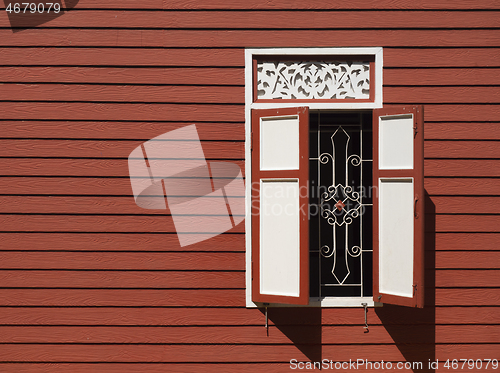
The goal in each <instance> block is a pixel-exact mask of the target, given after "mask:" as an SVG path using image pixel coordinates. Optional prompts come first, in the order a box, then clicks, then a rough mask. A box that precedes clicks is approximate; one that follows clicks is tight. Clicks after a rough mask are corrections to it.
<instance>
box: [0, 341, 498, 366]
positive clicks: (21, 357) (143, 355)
mask: <svg viewBox="0 0 500 373" xmlns="http://www.w3.org/2000/svg"><path fill="white" fill-rule="evenodd" d="M415 346H419V345H418V344H415V345H410V346H408V347H407V349H408V351H407V352H409V351H410V350H409V349H410V348H412V349H414V348H415ZM433 348H434V346H431V345H424V346H422V345H420V348H419V351H418V352H417V353H415V354H414V356H415V357H416V358H417V359H418V360H420V361H426V362H427V356H429V354H430V353H432V349H433ZM435 349H436V351H435V356H436V358H437V359H441V360H442V359H444V360H446V359H448V358H450V359H460V356H464V355H463V354H464V353H465V354H467V353H468V354H469V355H468V356H469V358H471V359H487V358H488V356H490V357H489V358H490V359H491V356H493V354H495V353H497V351H498V345H497V344H483V345H481V347H480V348H478V347H477V346H476V347H475V346H474V345H471V344H464V345H450V344H443V345H437V346H436V347H435ZM315 350H317V348H316V349H314V348H311V349H310V350H309V352H312V351H315ZM306 351H307V350H306ZM322 351H323V354H324V355H325V356H332V357H333V356H341V358H340V359H338V360H337V359H336V361H349V359H351V360H356V359H357V356H363V357H365V358H366V359H367V360H369V361H381V360H384V361H405V356H404V354H403V353H402V352H401V351H400V350H399V349H398V347H397V346H396V345H375V346H372V345H346V346H338V345H326V346H324V347H323V349H322ZM404 351H406V350H404ZM288 356H294V357H296V359H297V361H308V358H307V355H305V354H304V352H303V351H302V349H300V348H299V347H296V346H290V345H278V346H274V347H273V348H269V346H266V345H253V346H247V345H240V346H237V345H236V346H231V345H200V346H197V347H196V350H193V347H192V346H189V345H179V346H175V345H174V346H163V345H119V346H113V345H85V346H83V345H54V344H50V345H39V346H37V348H36V349H34V348H33V345H30V344H16V345H5V346H4V347H3V348H2V350H1V352H0V360H1V361H2V362H14V361H19V362H27V361H31V362H72V361H73V362H186V363H187V362H190V363H193V362H200V363H201V362H247V361H252V362H283V363H289V361H290V358H288ZM418 360H417V361H418Z"/></svg>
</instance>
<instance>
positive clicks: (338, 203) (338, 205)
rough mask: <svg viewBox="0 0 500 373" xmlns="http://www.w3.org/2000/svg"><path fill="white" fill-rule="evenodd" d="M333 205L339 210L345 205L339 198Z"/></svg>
mask: <svg viewBox="0 0 500 373" xmlns="http://www.w3.org/2000/svg"><path fill="white" fill-rule="evenodd" d="M335 207H336V208H337V210H339V211H342V209H343V208H344V207H345V205H344V203H343V202H342V201H341V200H339V201H338V202H337V203H336V204H335Z"/></svg>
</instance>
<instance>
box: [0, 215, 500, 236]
mask: <svg viewBox="0 0 500 373" xmlns="http://www.w3.org/2000/svg"><path fill="white" fill-rule="evenodd" d="M201 216H204V217H207V216H209V217H211V218H212V219H220V221H221V222H223V221H224V219H226V218H227V215H216V214H213V215H199V216H197V215H190V216H187V215H186V216H178V217H176V222H177V224H191V225H196V222H197V221H198V220H199V219H200V217H201ZM0 224H1V227H2V228H1V229H2V231H3V232H65V233H69V232H86V233H91V232H106V233H126V232H130V233H133V232H136V233H175V232H176V230H175V226H174V222H173V220H172V218H171V217H170V216H161V215H155V216H145V215H135V216H130V215H120V216H106V215H88V216H87V215H80V216H79V215H7V214H6V215H0ZM217 229H218V227H217V226H216V225H214V227H213V229H212V230H210V231H209V232H205V231H203V232H201V231H200V232H199V233H220V232H219V231H218V230H217ZM244 229H245V228H244V226H243V224H241V223H240V224H238V225H237V226H236V227H234V228H233V229H231V230H230V231H229V232H231V233H243V232H244ZM434 231H436V232H500V216H499V215H479V216H477V217H475V218H471V217H470V216H469V215H438V216H437V217H436V223H435V224H434V223H433V222H432V221H427V223H426V232H434ZM197 232H198V231H195V230H193V231H182V232H180V233H188V234H189V233H197ZM178 233H179V232H178Z"/></svg>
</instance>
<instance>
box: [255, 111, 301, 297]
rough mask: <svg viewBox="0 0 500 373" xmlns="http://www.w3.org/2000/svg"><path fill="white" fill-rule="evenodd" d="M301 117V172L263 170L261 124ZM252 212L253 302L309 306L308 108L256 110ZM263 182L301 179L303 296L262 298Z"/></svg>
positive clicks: (270, 295)
mask: <svg viewBox="0 0 500 373" xmlns="http://www.w3.org/2000/svg"><path fill="white" fill-rule="evenodd" d="M287 116H298V118H299V169H298V170H265V171H263V170H261V169H260V122H261V118H265V117H287ZM251 142H252V144H251V149H252V150H251V152H252V168H251V172H252V175H251V181H252V188H251V190H252V192H251V198H252V201H251V206H252V207H251V209H252V216H251V219H252V301H253V302H258V303H260V302H262V303H282V304H299V305H307V304H309V217H308V212H309V197H308V179H309V109H308V107H297V108H281V109H262V110H252V133H251ZM262 179H276V180H279V179H285V180H286V179H290V180H291V179H298V181H299V192H300V194H299V206H300V223H299V224H300V254H299V255H300V274H299V279H300V284H299V286H300V295H299V296H298V297H294V296H286V295H272V294H262V293H261V292H260V266H259V263H260V214H259V206H260V182H261V180H262Z"/></svg>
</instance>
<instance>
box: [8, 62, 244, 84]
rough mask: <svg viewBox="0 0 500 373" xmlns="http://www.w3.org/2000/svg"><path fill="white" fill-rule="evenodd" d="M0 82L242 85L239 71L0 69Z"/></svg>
mask: <svg viewBox="0 0 500 373" xmlns="http://www.w3.org/2000/svg"><path fill="white" fill-rule="evenodd" d="M0 81H2V82H15V83H19V82H27V83H82V84H89V83H106V84H153V85H158V84H165V85H176V84H192V85H215V86H220V85H229V86H234V85H244V84H245V81H244V76H243V69H242V68H211V67H199V68H198V67H186V68H183V67H170V68H166V67H161V68H151V67H134V68H132V67H66V66H60V67H56V66H51V67H46V66H40V67H31V66H25V67H23V68H19V67H14V66H10V67H5V66H1V67H0Z"/></svg>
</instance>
